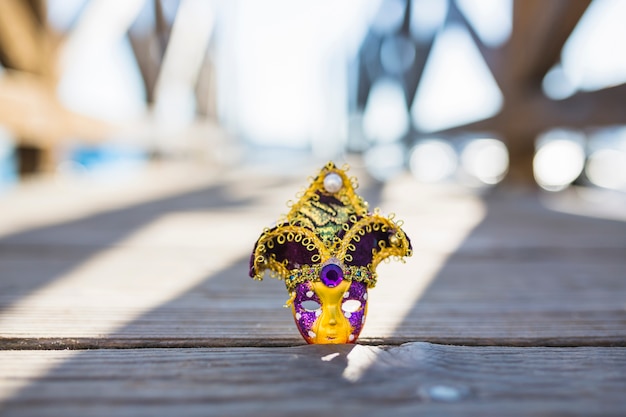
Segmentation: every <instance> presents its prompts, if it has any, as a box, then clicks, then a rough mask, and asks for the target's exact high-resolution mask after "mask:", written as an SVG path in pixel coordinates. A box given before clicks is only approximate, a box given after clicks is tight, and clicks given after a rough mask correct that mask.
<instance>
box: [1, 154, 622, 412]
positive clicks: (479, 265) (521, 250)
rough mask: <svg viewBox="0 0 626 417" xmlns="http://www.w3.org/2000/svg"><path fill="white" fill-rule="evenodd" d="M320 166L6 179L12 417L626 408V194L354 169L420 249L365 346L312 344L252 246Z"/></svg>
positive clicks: (392, 267) (7, 379)
mask: <svg viewBox="0 0 626 417" xmlns="http://www.w3.org/2000/svg"><path fill="white" fill-rule="evenodd" d="M317 168H318V167H317V166H316V165H306V166H298V167H292V169H291V172H290V174H285V173H284V172H280V171H278V170H276V169H273V170H268V169H261V168H260V167H256V168H254V167H248V168H246V169H239V170H217V169H210V170H208V169H203V170H201V169H198V168H195V169H192V168H189V167H187V168H176V167H160V168H151V169H150V170H147V171H146V172H145V173H144V174H141V175H138V176H136V177H133V178H132V179H130V180H126V181H124V182H118V183H103V182H99V183H90V184H89V186H88V187H85V184H81V183H76V182H67V181H65V182H59V181H43V182H40V183H31V184H25V185H24V186H23V187H21V188H20V189H18V190H16V191H14V192H12V193H10V194H8V195H5V196H0V218H1V219H2V220H1V221H0V416H2V417H4V416H46V415H49V416H66V417H71V416H112V415H114V416H126V415H128V416H160V415H163V416H165V415H186V416H195V415H198V416H208V415H210V416H213V415H215V416H248V415H257V416H258V415H261V416H265V415H267V416H282V415H302V416H308V415H311V416H313V415H325V414H328V415H330V414H332V415H345V416H352V415H355V416H356V415H360V416H366V415H372V416H382V415H384V416H392V415H393V416H404V415H406V416H409V415H410V416H415V415H476V416H485V415H498V416H516V415H519V416H535V415H581V416H589V415H602V416H606V415H615V416H617V415H625V414H626V395H624V393H625V392H626V204H624V200H622V198H623V197H621V196H615V195H613V196H608V197H610V198H612V199H610V200H608V199H606V198H604V199H603V200H598V201H597V202H594V201H593V198H597V196H596V195H589V193H590V191H585V194H584V195H583V196H581V195H580V194H576V193H575V192H573V191H572V192H571V193H569V194H567V193H566V194H564V195H561V196H551V197H550V198H548V199H546V197H545V196H540V195H537V194H536V193H531V192H521V191H518V190H509V191H506V190H504V191H503V190H500V191H499V192H496V193H491V194H488V195H484V196H483V197H482V198H481V197H480V196H478V195H476V194H475V193H472V192H469V191H467V190H463V189H460V188H456V187H453V186H440V187H426V186H423V185H418V184H416V183H415V182H414V181H412V180H411V179H410V178H408V177H403V178H399V179H398V180H396V181H394V182H393V183H390V184H388V185H387V186H385V187H380V186H378V185H377V184H374V183H367V182H366V181H365V176H364V175H362V173H360V172H359V170H358V169H357V168H356V167H355V168H354V169H353V172H351V173H352V174H353V175H357V176H359V179H360V180H361V188H360V189H359V191H360V192H361V194H363V195H364V196H365V197H366V199H367V200H368V201H369V202H370V203H371V205H372V206H380V207H381V208H382V209H383V211H384V212H395V213H396V214H397V216H398V217H399V218H401V219H403V220H404V221H405V226H404V228H405V230H406V232H407V234H408V235H409V236H410V237H411V239H412V242H413V245H414V249H415V255H414V256H413V257H412V258H410V259H409V260H408V262H407V263H406V264H394V263H391V264H383V265H381V267H380V268H379V276H380V279H379V284H378V286H377V287H376V288H375V289H373V290H372V291H371V292H370V301H369V303H370V311H369V313H368V320H367V323H366V326H365V329H364V331H363V333H362V335H361V338H360V339H359V344H357V345H340V346H330V345H326V346H320V345H317V346H313V345H310V346H309V345H304V344H303V343H304V342H303V341H302V339H301V338H300V336H299V335H298V333H297V330H296V327H295V325H294V324H293V321H292V318H291V314H290V312H289V310H287V309H284V308H282V307H281V306H282V305H283V304H284V302H285V300H286V299H287V293H286V291H285V289H284V286H283V284H282V283H281V282H279V281H277V280H271V279H269V278H268V279H266V280H265V281H263V282H261V283H259V282H256V281H253V280H251V279H249V278H248V277H247V262H248V256H249V251H250V250H251V248H252V245H253V243H254V241H255V239H256V238H257V237H258V235H259V234H260V232H261V230H262V229H263V227H265V226H267V225H269V224H270V223H272V222H273V221H274V220H276V218H277V217H278V215H279V214H281V212H284V211H286V206H285V202H286V201H287V200H288V199H292V198H294V195H295V193H296V192H297V191H298V190H300V189H301V188H302V187H304V186H305V185H306V177H307V176H308V175H312V174H314V173H315V172H316V169H317ZM583 197H585V198H583ZM586 197H589V198H586ZM605 197H606V196H605Z"/></svg>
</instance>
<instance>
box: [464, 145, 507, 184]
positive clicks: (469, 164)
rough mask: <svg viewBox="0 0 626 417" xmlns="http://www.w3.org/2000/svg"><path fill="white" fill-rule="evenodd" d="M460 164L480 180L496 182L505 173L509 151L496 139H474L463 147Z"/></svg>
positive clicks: (485, 182) (487, 182)
mask: <svg viewBox="0 0 626 417" xmlns="http://www.w3.org/2000/svg"><path fill="white" fill-rule="evenodd" d="M461 166H462V167H463V169H464V170H465V172H466V173H467V174H469V175H471V176H472V177H474V178H476V179H477V180H479V181H480V182H482V183H484V184H488V185H493V184H497V183H499V182H500V181H502V179H503V178H504V176H505V175H506V173H507V170H508V167H509V152H508V150H507V148H506V145H505V144H504V143H502V141H499V140H497V139H490V138H484V139H474V140H472V141H470V142H469V143H468V144H467V145H465V147H464V148H463V151H462V153H461Z"/></svg>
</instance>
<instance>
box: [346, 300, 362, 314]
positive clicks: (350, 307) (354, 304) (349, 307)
mask: <svg viewBox="0 0 626 417" xmlns="http://www.w3.org/2000/svg"><path fill="white" fill-rule="evenodd" d="M360 308H361V302H360V301H359V300H346V301H344V302H343V304H342V305H341V309H342V310H343V311H345V312H346V313H354V312H355V311H358V310H359V309H360Z"/></svg>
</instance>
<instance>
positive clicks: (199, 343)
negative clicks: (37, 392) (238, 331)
mask: <svg viewBox="0 0 626 417" xmlns="http://www.w3.org/2000/svg"><path fill="white" fill-rule="evenodd" d="M413 342H415V340H410V339H405V338H394V337H390V338H380V339H378V338H363V339H359V343H358V344H360V345H366V346H400V345H403V344H406V343H413ZM420 342H427V343H432V344H438V345H451V346H452V345H455V346H473V347H481V346H482V347H486V346H493V347H626V339H625V338H623V337H589V338H581V337H574V338H563V337H559V338H498V339H486V338H485V339H476V338H459V337H439V338H428V339H425V340H420ZM301 345H305V343H304V342H303V341H301V340H299V339H294V338H272V339H267V340H260V339H245V338H223V339H215V338H136V339H131V338H118V339H102V338H87V337H78V338H54V337H51V338H0V350H91V349H158V348H162V349H171V348H183V349H193V348H230V347H232V348H241V347H255V348H258V347H294V346H301Z"/></svg>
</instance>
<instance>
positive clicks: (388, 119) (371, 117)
mask: <svg viewBox="0 0 626 417" xmlns="http://www.w3.org/2000/svg"><path fill="white" fill-rule="evenodd" d="M363 131H364V133H365V136H366V137H367V138H368V139H370V140H371V141H373V142H380V143H389V142H394V141H396V140H398V139H400V138H401V137H402V136H404V135H405V134H406V133H407V132H408V131H409V114H408V111H407V108H406V101H405V98H404V91H403V90H402V86H401V85H400V84H399V83H398V82H396V81H393V80H391V79H382V80H380V81H377V82H376V84H374V86H373V87H372V91H371V93H370V96H369V100H368V102H367V105H366V106H365V112H364V114H363Z"/></svg>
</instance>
